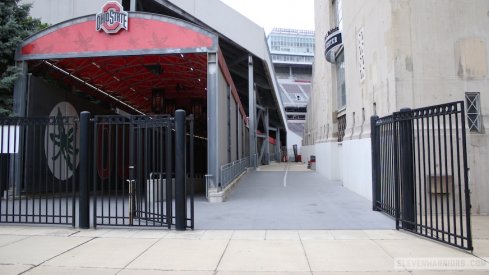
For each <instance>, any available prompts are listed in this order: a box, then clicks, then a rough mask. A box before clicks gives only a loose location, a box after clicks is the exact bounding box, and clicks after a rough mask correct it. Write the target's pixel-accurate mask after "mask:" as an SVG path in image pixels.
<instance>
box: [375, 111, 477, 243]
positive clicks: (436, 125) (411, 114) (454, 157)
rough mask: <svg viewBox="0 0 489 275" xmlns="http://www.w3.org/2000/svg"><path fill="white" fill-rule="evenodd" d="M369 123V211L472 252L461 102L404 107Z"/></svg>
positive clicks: (463, 116) (463, 118)
mask: <svg viewBox="0 0 489 275" xmlns="http://www.w3.org/2000/svg"><path fill="white" fill-rule="evenodd" d="M371 125H372V163H373V165H372V169H373V171H372V182H373V200H372V201H373V208H374V210H378V211H383V212H385V213H386V214H388V215H390V216H392V217H394V218H395V219H396V227H397V228H402V229H405V230H409V231H412V232H414V233H417V234H420V235H423V236H425V237H428V238H431V239H434V240H437V241H440V242H443V243H446V244H449V245H453V246H456V247H459V248H463V249H467V250H472V249H473V247H472V236H471V226H470V195H469V193H470V191H469V182H468V167H467V149H466V129H465V110H464V103H463V102H454V103H448V104H442V105H437V106H431V107H426V108H420V109H415V110H410V109H403V110H401V111H400V112H396V113H394V114H393V115H391V116H387V117H383V118H378V117H372V119H371Z"/></svg>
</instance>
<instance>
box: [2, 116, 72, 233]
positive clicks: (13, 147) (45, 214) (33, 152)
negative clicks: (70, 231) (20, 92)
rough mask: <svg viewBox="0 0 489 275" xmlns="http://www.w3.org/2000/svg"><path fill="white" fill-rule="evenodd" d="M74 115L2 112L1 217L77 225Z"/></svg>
mask: <svg viewBox="0 0 489 275" xmlns="http://www.w3.org/2000/svg"><path fill="white" fill-rule="evenodd" d="M77 123H78V122H77V120H76V118H74V117H63V116H61V113H59V115H58V116H56V117H43V118H19V117H11V118H0V222H1V223H42V224H64V225H72V226H75V218H74V217H75V201H76V199H75V192H76V188H77V180H76V179H77V176H78V173H77V170H76V167H77V164H78V161H79V157H78V146H77V144H78V142H79V141H78V139H77V135H78V126H77Z"/></svg>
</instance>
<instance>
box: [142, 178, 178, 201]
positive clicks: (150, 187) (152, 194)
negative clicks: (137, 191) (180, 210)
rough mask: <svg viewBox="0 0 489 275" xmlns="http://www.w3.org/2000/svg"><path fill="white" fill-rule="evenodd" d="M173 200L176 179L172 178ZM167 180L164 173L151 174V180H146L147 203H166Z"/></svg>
mask: <svg viewBox="0 0 489 275" xmlns="http://www.w3.org/2000/svg"><path fill="white" fill-rule="evenodd" d="M171 190H172V198H173V197H175V178H172V186H171ZM166 199H167V195H166V178H165V176H164V174H162V173H151V174H150V179H148V180H146V201H147V202H148V203H150V204H152V203H153V202H162V201H166Z"/></svg>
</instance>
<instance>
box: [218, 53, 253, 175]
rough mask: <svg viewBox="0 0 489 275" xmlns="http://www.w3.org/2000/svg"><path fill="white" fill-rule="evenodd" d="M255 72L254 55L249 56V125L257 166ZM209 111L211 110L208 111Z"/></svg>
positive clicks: (251, 144) (251, 147) (251, 152)
mask: <svg viewBox="0 0 489 275" xmlns="http://www.w3.org/2000/svg"><path fill="white" fill-rule="evenodd" d="M253 76H254V72H253V57H252V56H251V55H250V56H248V110H249V114H248V116H249V120H248V121H249V124H250V125H249V127H250V166H251V167H254V168H256V166H257V163H256V158H257V155H256V151H257V150H256V126H257V123H256V97H255V82H254V78H253ZM208 113H209V111H208Z"/></svg>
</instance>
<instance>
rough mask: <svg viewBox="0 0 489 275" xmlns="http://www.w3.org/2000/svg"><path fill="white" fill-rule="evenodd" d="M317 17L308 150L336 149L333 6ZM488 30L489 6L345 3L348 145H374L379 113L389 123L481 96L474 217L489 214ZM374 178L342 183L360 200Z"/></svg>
mask: <svg viewBox="0 0 489 275" xmlns="http://www.w3.org/2000/svg"><path fill="white" fill-rule="evenodd" d="M315 10H316V13H315V16H316V45H317V47H316V55H315V57H316V59H315V63H314V75H313V92H312V95H311V101H310V103H309V106H310V107H309V110H308V116H307V122H306V138H305V142H304V144H305V145H308V144H311V145H312V144H318V143H322V142H333V143H334V142H335V139H336V136H335V134H334V132H336V131H337V128H336V126H334V122H335V119H334V118H335V117H336V116H337V114H336V113H335V112H336V111H337V108H336V75H335V74H336V69H335V67H334V65H332V64H329V63H327V62H326V61H325V58H324V36H325V34H326V32H327V31H328V30H329V29H330V28H333V27H335V24H334V23H333V22H332V21H333V20H332V16H333V15H334V12H333V10H332V5H331V0H315ZM488 30H489V1H487V0H466V1H445V0H357V1H351V0H343V42H344V55H345V80H346V93H347V107H346V109H345V110H344V113H345V114H346V118H347V129H346V131H345V138H344V140H345V142H344V144H343V145H345V146H346V145H348V146H349V145H353V144H352V143H351V142H358V143H359V144H360V143H362V144H364V146H366V144H368V143H365V142H361V141H360V140H361V139H364V138H369V136H370V125H369V124H370V123H369V118H370V116H371V115H373V114H374V113H376V114H377V115H379V116H384V115H387V114H390V113H392V112H393V111H396V110H399V109H400V108H402V107H409V108H418V107H423V106H429V105H434V104H441V103H446V102H452V101H459V100H462V101H463V100H465V93H466V92H479V93H480V95H481V97H480V99H481V110H482V123H483V133H482V134H474V133H471V134H469V135H468V150H469V166H470V168H471V190H472V202H473V205H474V209H473V211H474V213H489V202H486V200H487V199H486V198H487V197H489V182H488V181H487V180H486V179H487V178H489V172H487V169H486V168H485V167H488V164H489V136H488V135H487V134H486V133H487V130H486V129H488V127H489V117H488V116H489V112H488V110H489V72H488V71H489V69H488V68H489V65H488V63H489V31H488ZM360 31H363V34H364V36H363V37H364V58H365V71H364V72H365V78H364V79H363V80H362V79H361V77H360V60H359V56H360V54H359V48H358V46H359V45H358V43H359V39H358V34H359V32H360ZM374 103H375V108H374ZM374 109H375V110H374ZM341 114H343V113H341ZM328 124H330V125H329V127H327V126H328ZM332 124H333V126H332ZM325 126H326V128H324V127H325ZM324 129H328V130H329V134H326V137H324V134H322V133H324ZM332 133H333V134H332ZM346 141H348V144H347V143H346ZM338 146H339V145H338ZM355 146H356V145H355ZM330 147H331V146H329V147H328V148H330ZM309 149H310V148H308V149H307V150H309ZM328 152H330V153H329V154H330V155H329V158H333V159H343V160H344V159H352V158H357V159H358V158H361V159H362V161H364V162H365V163H369V162H370V160H369V158H370V156H365V154H362V155H359V154H356V153H355V152H354V151H352V150H339V149H338V150H336V149H334V150H330V151H328ZM311 154H312V153H311ZM317 158H318V159H320V157H317ZM323 158H324V157H323ZM345 165H349V164H345ZM318 167H321V165H320V164H319V163H318ZM352 168H354V167H352ZM342 169H343V168H342ZM346 169H348V167H346ZM352 171H355V170H352ZM340 177H341V176H340ZM368 177H369V176H368V175H364V178H365V179H364V180H363V183H362V182H358V181H362V180H361V179H360V178H357V179H348V178H346V177H343V178H341V180H343V181H346V183H345V186H347V187H348V186H353V187H352V189H358V190H355V191H358V192H359V193H361V192H362V191H359V190H364V188H363V187H360V188H358V186H361V185H362V184H363V185H365V184H370V183H369V182H368V181H370V179H369V178H368Z"/></svg>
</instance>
